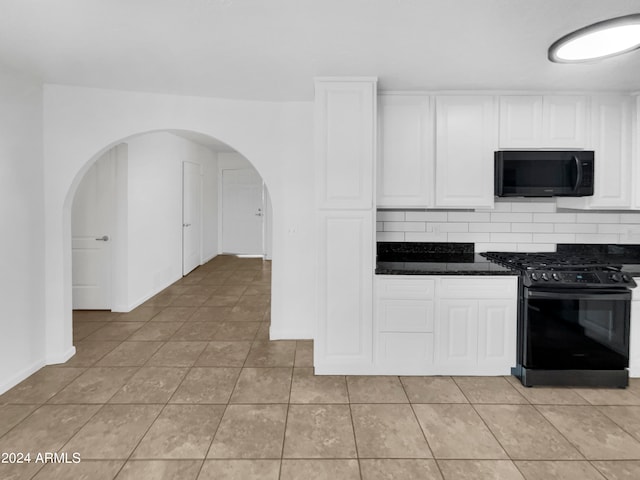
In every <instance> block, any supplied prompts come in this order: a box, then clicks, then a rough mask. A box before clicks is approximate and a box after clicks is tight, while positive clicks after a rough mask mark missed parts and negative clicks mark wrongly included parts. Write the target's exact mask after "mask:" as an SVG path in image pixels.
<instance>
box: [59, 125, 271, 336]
mask: <svg viewBox="0 0 640 480" xmlns="http://www.w3.org/2000/svg"><path fill="white" fill-rule="evenodd" d="M190 171H195V172H196V175H195V181H194V180H191V181H189V178H188V174H189V172H190ZM247 171H249V172H253V174H254V175H255V176H257V177H258V178H259V179H260V186H261V187H262V185H263V184H264V182H263V180H262V178H261V177H260V176H259V173H258V172H257V170H255V168H254V167H253V165H252V164H251V162H249V160H248V159H246V158H245V157H243V156H242V155H241V154H240V153H239V152H237V151H235V150H234V149H232V148H231V147H229V146H226V145H225V144H223V143H222V142H219V141H217V140H215V139H213V138H211V137H208V136H204V135H201V134H197V133H194V132H183V131H175V130H173V131H156V132H148V133H145V134H139V135H135V136H132V137H129V138H127V139H125V141H124V142H123V143H119V144H117V145H115V146H113V147H112V148H110V149H108V150H107V151H105V152H103V153H102V154H101V155H100V156H98V157H97V158H94V159H92V163H91V165H90V166H89V168H88V170H87V171H86V172H85V173H84V176H83V178H82V179H80V181H79V182H77V185H76V187H75V192H74V195H73V197H72V202H71V250H72V253H71V260H72V275H71V277H72V282H73V287H72V291H73V295H72V302H73V303H72V306H73V309H74V312H75V313H74V315H73V318H74V340H82V339H85V338H86V337H87V336H88V337H89V339H92V338H93V336H95V337H96V338H99V335H98V333H99V332H96V333H95V334H93V333H91V332H92V331H93V329H94V328H95V327H96V324H95V323H94V324H92V325H88V324H86V323H82V322H80V323H78V322H79V321H80V320H82V319H92V320H94V321H98V322H99V321H107V320H114V321H118V320H124V319H129V320H131V319H134V320H136V321H137V320H140V319H142V318H146V319H148V318H149V317H147V315H149V314H150V313H154V314H155V313H157V312H159V311H160V309H159V307H160V306H167V305H166V303H167V301H166V299H167V298H171V299H172V301H174V302H184V301H185V300H184V299H191V300H193V301H196V302H198V301H202V302H203V303H202V305H199V306H200V308H199V313H200V314H202V312H203V311H204V312H205V313H206V311H207V310H208V311H209V312H211V311H215V308H209V309H207V306H209V304H211V305H212V306H213V305H218V302H220V301H226V302H230V300H232V295H227V297H228V298H223V297H224V295H222V294H219V295H215V296H213V295H211V294H212V292H213V290H215V289H217V290H220V292H222V291H224V288H223V287H222V283H228V282H226V281H225V282H220V287H217V288H213V289H212V288H210V287H209V285H206V286H201V287H196V286H195V285H194V283H195V282H192V280H194V281H195V280H200V281H201V280H203V278H204V276H206V275H207V274H208V276H209V277H210V278H208V279H207V281H208V282H209V283H212V284H213V285H217V281H216V280H217V279H216V278H215V277H216V276H217V275H221V274H223V273H224V274H225V275H226V274H228V273H229V271H228V268H227V267H228V266H233V265H234V264H231V263H229V261H228V259H220V257H217V256H218V255H219V254H224V253H234V252H233V251H231V252H228V251H225V249H224V247H223V245H222V244H220V243H219V241H218V240H219V238H222V237H223V235H222V233H223V232H222V231H221V230H222V229H223V228H224V225H228V224H229V222H230V221H233V219H231V220H230V219H228V218H227V219H226V222H225V223H223V222H222V221H221V220H222V218H223V216H224V212H223V209H222V207H223V205H222V203H223V202H222V201H221V200H222V199H223V198H224V195H223V192H222V191H221V190H222V188H223V181H222V180H223V176H224V173H225V172H227V173H229V172H247ZM101 183H104V184H101ZM189 185H191V187H197V188H195V189H194V191H189V192H188V191H187V190H188V189H189V188H190V187H189ZM100 192H102V194H103V195H105V194H106V195H107V196H108V197H109V198H107V199H102V201H101V202H100V201H99V202H95V201H92V200H94V199H95V197H96V195H97V194H99V193H100ZM194 198H195V199H196V201H194V200H193V199H194ZM194 203H198V206H197V208H194V205H193V204H194ZM105 204H108V205H109V209H110V211H109V212H106V213H105V212H92V210H91V209H92V208H95V206H96V205H102V206H103V207H104V205H105ZM268 206H270V202H268ZM255 209H256V210H261V211H264V212H265V213H266V215H264V214H263V215H261V216H260V217H256V218H257V219H258V220H259V221H261V222H262V225H261V228H260V232H259V235H260V239H259V241H260V245H261V247H260V248H261V251H258V252H253V253H257V254H259V255H252V256H262V257H264V258H269V259H270V252H269V251H267V250H266V249H265V248H264V247H263V245H264V241H263V236H264V234H265V233H267V234H268V233H269V232H270V231H271V228H270V224H271V212H270V208H265V207H264V206H263V205H262V203H261V204H260V205H259V206H257V207H256V208H255ZM188 210H191V211H190V212H189V211H188ZM229 211H234V212H238V210H237V209H236V210H228V209H227V210H226V212H227V213H228V212H229ZM194 212H195V213H194ZM240 213H241V212H240ZM187 215H191V217H187ZM248 215H249V216H250V218H249V220H252V221H253V220H254V219H253V217H254V213H253V211H251V212H249V214H248ZM236 220H237V221H238V222H239V223H241V224H244V223H246V220H247V219H246V218H245V219H242V218H238V219H236ZM193 223H197V225H198V229H197V233H196V235H197V237H198V238H197V248H196V250H197V265H196V267H200V266H201V265H204V267H201V270H197V271H195V272H194V273H193V274H192V275H191V276H190V277H189V278H188V279H187V278H186V277H185V280H188V282H187V283H188V284H189V285H182V284H181V283H180V282H178V280H179V279H180V278H182V276H183V274H184V275H186V274H188V273H189V272H191V271H192V270H193V267H191V268H189V269H187V270H185V259H186V255H185V252H186V249H187V248H189V245H188V243H189V242H188V241H187V240H188V237H189V234H190V235H191V236H193V234H192V233H191V231H192V230H193V226H194V225H193ZM96 224H98V225H102V227H101V228H99V229H97V230H95V231H91V230H89V231H84V232H83V228H84V227H95V225H96ZM82 233H84V236H83V235H82ZM83 242H84V243H83ZM87 242H88V243H89V247H86V246H85V245H86V244H87ZM269 244H270V242H269ZM105 247H109V248H105ZM99 250H108V253H109V254H108V255H107V257H108V259H107V262H108V263H107V264H106V265H105V264H104V263H103V265H102V266H100V265H98V266H97V267H96V261H95V260H96V259H95V258H93V257H91V253H92V252H96V251H99ZM104 257H105V256H104V255H103V259H104ZM212 259H217V263H216V262H211V260H212ZM92 262H93V263H92ZM220 262H225V263H224V265H226V267H224V268H223V269H222V270H220V269H216V268H215V267H216V265H217V266H218V267H219V266H220ZM239 265H240V268H246V266H247V263H240V264H239ZM254 265H255V264H254ZM103 269H108V270H109V272H106V271H104V270H103ZM92 272H93V273H94V274H95V273H98V274H99V277H101V278H104V277H105V276H107V277H109V278H110V279H111V284H110V285H109V286H108V287H109V288H107V289H106V290H108V291H109V292H110V293H111V298H109V299H108V301H107V305H106V306H105V304H104V303H103V304H97V305H95V306H94V305H92V304H91V301H92V300H94V299H95V295H89V303H87V302H86V299H85V302H84V303H83V302H82V301H79V300H78V297H80V296H82V295H83V294H84V292H85V291H87V290H91V289H90V288H89V287H90V286H91V285H89V284H90V283H91V282H87V281H86V280H87V275H90V274H91V273H92ZM257 272H258V271H257V270H255V271H252V273H254V274H257ZM270 272H271V269H270V262H269V265H268V266H266V267H261V268H260V273H261V276H262V277H261V278H260V280H262V282H256V284H255V286H254V287H253V290H254V291H255V290H256V287H257V289H258V290H260V292H259V293H260V294H261V295H262V294H264V293H270V287H269V288H266V287H265V283H264V281H265V280H266V279H265V278H264V276H265V275H268V274H270ZM105 273H106V274H107V275H105ZM239 276H241V274H238V275H236V282H235V283H241V282H240V279H239V278H238V277H239ZM78 278H81V279H82V282H78V281H77V280H78ZM268 280H269V282H270V277H269V278H268ZM176 282H178V283H176ZM231 283H232V284H233V283H234V282H231ZM93 286H94V287H95V285H93ZM225 288H226V290H228V291H229V292H231V293H234V292H237V291H238V288H237V287H225ZM234 288H235V291H234ZM94 290H95V288H94ZM205 290H206V291H207V295H208V296H209V295H211V296H212V298H210V299H209V300H208V302H209V304H207V303H206V302H205V299H204V297H203V296H202V294H203V293H204V291H205ZM187 291H189V292H191V291H193V292H197V294H196V295H193V296H190V295H176V293H185V292H187ZM163 292H165V293H163ZM264 296H265V295H262V297H264ZM237 300H240V299H239V298H238V299H237ZM225 305H226V304H225ZM152 307H155V308H152ZM228 307H229V308H228V310H229V313H231V305H230V304H229V305H228ZM96 309H101V310H104V311H102V312H96V311H93V310H96ZM111 310H112V311H114V312H131V311H132V310H133V312H134V315H129V316H126V315H123V316H117V315H110V312H109V311H111ZM235 310H238V313H239V315H241V314H242V308H240V307H238V308H237V309H235ZM234 313H235V312H234ZM129 317H130V318H129ZM262 320H263V319H262V318H260V321H262ZM267 326H268V325H267ZM87 327H88V328H87Z"/></svg>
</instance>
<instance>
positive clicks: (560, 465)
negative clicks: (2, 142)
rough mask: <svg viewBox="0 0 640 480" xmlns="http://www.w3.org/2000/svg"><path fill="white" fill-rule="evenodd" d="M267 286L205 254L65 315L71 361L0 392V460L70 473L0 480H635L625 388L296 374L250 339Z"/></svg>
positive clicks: (263, 327) (16, 473)
mask: <svg viewBox="0 0 640 480" xmlns="http://www.w3.org/2000/svg"><path fill="white" fill-rule="evenodd" d="M270 279H271V270H270V263H269V262H262V261H261V260H257V259H238V258H235V257H231V256H221V257H217V258H216V259H214V260H213V261H211V262H209V263H208V264H206V265H204V266H202V267H200V268H198V269H196V270H195V271H194V272H192V273H191V274H190V275H188V276H187V277H185V278H183V279H182V280H180V281H178V282H176V283H175V284H174V285H172V286H171V287H169V288H167V289H166V290H165V291H163V292H162V293H160V294H159V295H157V296H155V297H154V298H152V299H151V300H149V301H148V302H146V303H145V304H144V305H142V306H141V307H139V308H137V309H135V310H134V311H132V312H130V313H126V314H116V313H106V312H76V313H75V314H74V338H75V342H76V347H77V354H76V356H75V357H74V358H72V359H71V360H70V361H69V362H67V363H66V364H65V365H61V366H54V367H46V368H44V369H42V370H40V371H39V372H37V373H35V374H34V375H32V376H31V377H30V378H28V379H27V380H25V381H24V382H22V383H21V384H20V385H18V386H16V387H15V388H13V389H12V390H10V391H9V392H7V393H5V394H4V395H2V396H0V452H6V453H9V452H14V453H18V452H20V453H26V452H31V455H32V459H34V458H35V455H36V454H37V453H44V452H59V453H67V454H68V455H69V457H70V459H71V458H72V457H71V455H72V454H73V453H74V452H77V453H79V454H80V458H81V462H80V463H78V464H73V463H71V464H47V465H42V464H37V463H35V462H31V463H29V464H10V463H0V478H1V479H3V480H8V479H31V478H34V479H36V480H43V479H46V480H59V479H73V480H78V479H92V480H93V479H97V480H113V479H114V478H115V479H117V480H127V479H135V480H144V479H152V480H168V479H172V480H178V479H179V480H194V479H196V478H197V479H202V480H207V479H216V480H218V479H219V480H228V479H241V480H251V479H261V480H262V479H264V480H270V479H281V480H290V479H305V480H314V479H331V480H342V479H345V480H349V479H359V480H382V479H387V480H388V479H401V480H408V479H409V480H410V479H426V480H428V479H441V480H442V479H445V480H449V479H474V480H475V479H479V480H482V479H505V480H510V479H514V480H515V479H527V480H548V479H554V478H559V479H566V480H572V479H576V480H578V479H579V480H584V479H586V480H591V479H594V480H595V479H600V480H602V479H605V478H606V479H610V480H614V479H615V480H620V479H639V478H640V382H638V381H635V380H633V381H632V384H631V386H630V388H628V389H626V390H619V389H613V390H599V389H558V388H532V389H527V388H523V387H522V386H521V385H520V384H519V383H518V381H517V380H516V379H514V378H505V377H454V378H451V377H392V376H388V377H354V376H348V377H344V376H314V375H313V368H312V343H311V342H310V341H273V342H270V341H269V340H268V335H269V333H268V328H269V320H270V316H269V315H270V313H269V311H270V310H269V302H270V281H271V280H270ZM7 460H8V459H7ZM0 461H2V459H1V458H0Z"/></svg>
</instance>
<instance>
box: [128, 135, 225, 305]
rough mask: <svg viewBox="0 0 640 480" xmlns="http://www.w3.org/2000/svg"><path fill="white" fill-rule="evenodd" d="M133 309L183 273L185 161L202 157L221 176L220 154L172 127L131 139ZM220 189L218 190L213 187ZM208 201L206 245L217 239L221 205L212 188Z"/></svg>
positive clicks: (202, 162)
mask: <svg viewBox="0 0 640 480" xmlns="http://www.w3.org/2000/svg"><path fill="white" fill-rule="evenodd" d="M127 144H128V147H129V176H128V200H129V208H128V237H127V238H128V242H127V243H128V265H129V294H128V301H127V304H128V306H129V309H131V308H133V307H135V306H138V305H140V304H141V303H143V302H144V301H146V300H147V299H149V298H150V297H152V296H153V295H155V294H156V293H158V292H159V291H160V290H162V289H164V288H166V287H167V286H169V285H170V284H172V283H173V282H175V281H176V280H178V279H180V278H181V277H182V162H185V161H189V162H193V163H198V164H199V165H200V166H201V168H202V169H203V170H202V171H203V172H205V168H206V173H207V175H208V178H207V181H206V182H205V183H206V184H207V185H210V184H211V183H213V180H215V178H213V177H214V173H215V158H214V156H213V154H212V153H211V151H209V150H208V149H207V148H205V147H203V146H200V145H197V144H195V143H193V142H190V141H188V140H185V139H183V138H180V137H177V136H176V135H173V134H171V133H151V134H146V135H140V136H136V137H134V138H131V139H130V140H128V141H127ZM213 193H215V191H214V192H213ZM207 194H208V197H209V198H207V202H203V209H202V218H203V222H202V231H203V233H206V234H207V236H206V237H204V235H203V242H202V246H203V251H204V250H205V248H206V250H207V251H208V252H210V251H211V248H212V245H211V243H213V244H214V245H213V246H214V247H215V240H212V239H211V238H210V235H211V232H212V231H215V230H216V228H215V227H212V226H211V223H214V224H215V222H216V210H210V208H211V207H215V205H212V202H211V199H210V196H211V194H212V192H207Z"/></svg>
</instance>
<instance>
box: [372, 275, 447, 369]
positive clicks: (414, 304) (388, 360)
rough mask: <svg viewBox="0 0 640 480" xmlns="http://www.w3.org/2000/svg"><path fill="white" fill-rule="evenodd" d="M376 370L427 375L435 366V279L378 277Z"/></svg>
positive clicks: (423, 277)
mask: <svg viewBox="0 0 640 480" xmlns="http://www.w3.org/2000/svg"><path fill="white" fill-rule="evenodd" d="M376 280H377V282H376V283H377V285H376V315H375V318H376V322H375V325H376V327H375V331H376V334H375V341H374V345H375V349H376V366H375V373H377V374H390V375H400V374H402V375H411V374H425V373H426V372H429V369H430V368H432V365H433V351H434V343H433V329H434V313H435V306H434V304H435V280H434V279H433V278H429V277H426V276H396V275H392V276H385V277H376Z"/></svg>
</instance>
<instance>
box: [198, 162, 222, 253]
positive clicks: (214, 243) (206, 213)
mask: <svg viewBox="0 0 640 480" xmlns="http://www.w3.org/2000/svg"><path fill="white" fill-rule="evenodd" d="M202 212H203V214H202V262H203V263H206V262H208V261H209V260H211V259H212V258H213V257H215V256H216V255H217V254H218V153H217V152H210V159H209V160H208V161H204V162H203V163H202Z"/></svg>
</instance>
